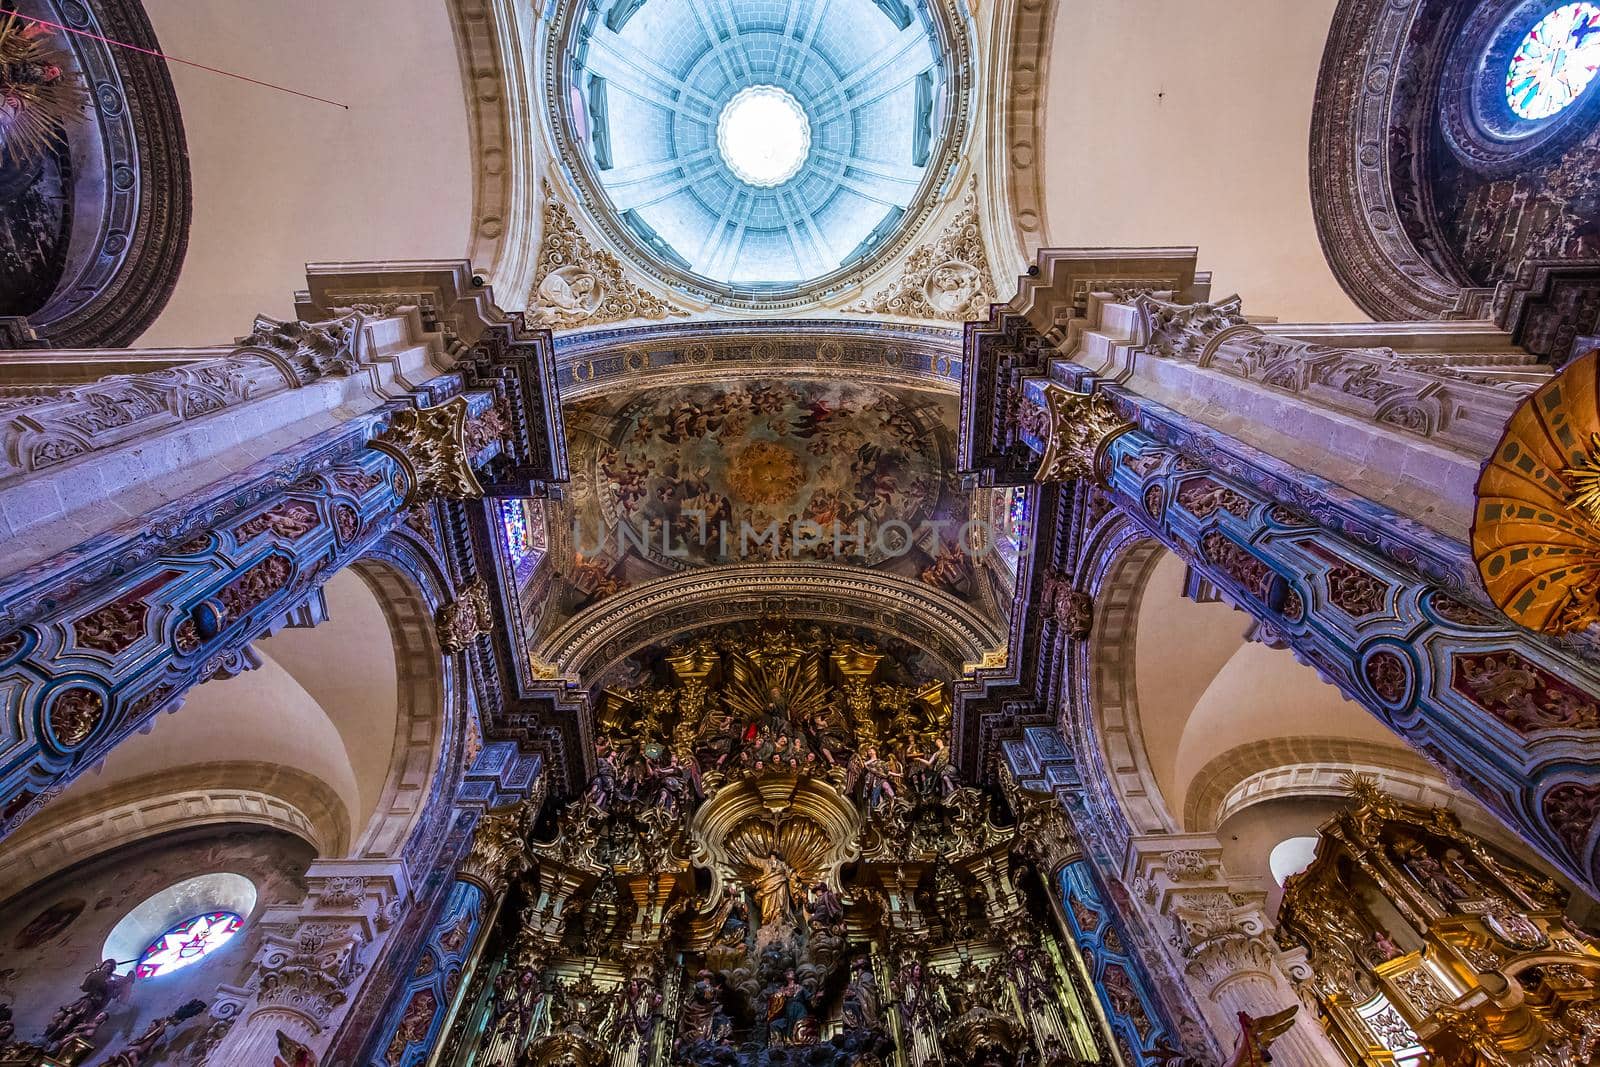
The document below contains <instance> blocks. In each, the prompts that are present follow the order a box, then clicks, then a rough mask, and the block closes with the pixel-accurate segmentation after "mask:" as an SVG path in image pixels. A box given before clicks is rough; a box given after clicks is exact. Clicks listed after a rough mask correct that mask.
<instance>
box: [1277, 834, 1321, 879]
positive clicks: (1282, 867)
mask: <svg viewBox="0 0 1600 1067" xmlns="http://www.w3.org/2000/svg"><path fill="white" fill-rule="evenodd" d="M1316 858H1317V839H1316V838H1315V837H1291V838H1287V839H1286V840H1283V841H1279V842H1278V843H1277V845H1275V846H1274V847H1273V849H1272V854H1271V855H1270V856H1268V857H1267V867H1268V868H1269V869H1270V870H1271V871H1272V880H1273V881H1274V882H1277V883H1278V884H1279V885H1282V884H1283V883H1285V882H1287V881H1288V880H1289V877H1290V876H1291V875H1295V874H1299V873H1300V872H1301V871H1303V870H1305V869H1306V868H1307V867H1309V866H1311V861H1312V860H1314V859H1316Z"/></svg>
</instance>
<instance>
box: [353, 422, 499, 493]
mask: <svg viewBox="0 0 1600 1067" xmlns="http://www.w3.org/2000/svg"><path fill="white" fill-rule="evenodd" d="M466 425H467V398H466V397H464V396H458V397H455V398H453V399H451V400H446V401H445V402H444V403H443V404H436V405H435V406H433V407H431V408H406V409H404V410H401V411H397V412H395V415H394V418H393V420H391V421H390V423H389V428H388V429H387V430H385V431H383V432H382V433H381V434H379V435H378V436H377V437H376V438H374V439H373V441H372V447H373V448H375V449H377V450H378V451H379V452H382V453H383V454H384V455H386V456H389V457H391V458H392V459H393V460H394V461H395V462H396V463H398V464H400V469H401V470H402V471H404V472H405V475H406V479H407V485H408V488H407V490H406V498H405V504H406V505H407V506H409V505H411V504H416V503H419V502H423V503H425V502H429V501H433V500H438V499H440V498H441V497H442V498H448V499H451V500H476V499H478V498H479V497H481V496H483V487H482V486H481V485H479V484H478V478H477V475H475V474H474V473H473V471H472V455H471V453H470V452H468V450H467V438H466Z"/></svg>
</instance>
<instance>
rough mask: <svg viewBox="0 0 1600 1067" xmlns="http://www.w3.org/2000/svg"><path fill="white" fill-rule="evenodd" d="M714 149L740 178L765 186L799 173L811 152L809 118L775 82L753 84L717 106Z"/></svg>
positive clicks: (768, 187)
mask: <svg viewBox="0 0 1600 1067" xmlns="http://www.w3.org/2000/svg"><path fill="white" fill-rule="evenodd" d="M717 150H718V151H719V152H721V153H722V158H723V161H724V162H726V163H727V164H728V169H729V170H731V171H733V173H734V174H735V175H736V176H737V177H738V179H739V180H740V181H742V182H744V183H745V184H746V185H753V186H755V187H757V188H758V189H770V188H772V187H773V186H774V185H782V184H783V183H784V182H786V181H788V180H789V179H790V178H793V177H794V176H795V175H796V174H799V173H800V168H801V166H802V165H804V163H805V161H806V155H807V154H808V153H809V152H810V151H811V120H810V119H808V118H806V112H805V109H804V108H802V107H801V106H800V102H799V101H798V100H796V99H795V98H794V97H792V96H790V95H789V94H788V93H786V92H784V91H783V90H782V89H779V88H778V87H777V86H775V85H752V86H750V87H749V88H746V89H741V90H739V92H737V93H735V94H734V96H733V99H731V100H729V101H728V105H727V106H726V107H724V108H723V109H722V114H721V116H720V117H719V118H718V119H717Z"/></svg>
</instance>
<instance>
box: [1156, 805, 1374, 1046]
mask: <svg viewBox="0 0 1600 1067" xmlns="http://www.w3.org/2000/svg"><path fill="white" fill-rule="evenodd" d="M1128 851H1129V855H1128V857H1127V873H1128V879H1129V882H1130V884H1131V885H1132V886H1133V887H1134V897H1135V899H1136V900H1137V901H1138V903H1139V906H1140V907H1142V908H1145V909H1146V910H1148V911H1149V912H1150V914H1151V915H1152V916H1154V917H1156V919H1157V921H1158V923H1159V924H1161V925H1165V926H1166V927H1167V928H1168V929H1170V930H1171V936H1170V937H1169V938H1168V939H1167V946H1168V948H1169V949H1170V951H1171V952H1172V954H1173V962H1174V964H1175V965H1176V967H1177V969H1178V970H1179V971H1180V972H1181V973H1182V974H1183V975H1184V978H1185V979H1186V981H1187V982H1188V985H1189V988H1190V989H1191V990H1192V991H1193V993H1194V997H1195V1001H1196V1003H1198V1004H1199V1005H1201V1007H1202V1010H1204V1011H1205V1012H1206V1014H1207V1022H1208V1023H1209V1025H1210V1026H1211V1028H1212V1030H1213V1032H1214V1033H1216V1034H1218V1035H1219V1036H1222V1037H1224V1039H1225V1042H1226V1041H1227V1040H1231V1039H1233V1038H1234V1037H1235V1036H1236V1035H1237V1033H1238V1030H1239V1023H1238V1015H1239V1013H1240V1012H1243V1013H1245V1014H1247V1015H1249V1016H1251V1017H1252V1018H1262V1017H1265V1016H1269V1015H1272V1014H1274V1013H1276V1012H1279V1011H1282V1010H1283V1009H1284V1008H1287V1007H1289V1006H1291V1005H1298V1004H1300V998H1299V995H1298V994H1297V993H1296V991H1295V988H1294V985H1293V983H1292V981H1291V975H1292V974H1293V973H1294V971H1295V967H1296V964H1297V963H1298V962H1299V961H1300V959H1301V957H1303V955H1304V954H1303V953H1298V954H1292V953H1284V952H1282V951H1281V950H1280V949H1279V948H1278V947H1277V944H1276V943H1275V942H1274V940H1273V939H1272V936H1271V932H1272V921H1271V919H1270V918H1269V917H1268V916H1267V913H1266V909H1265V904H1266V893H1265V892H1264V891H1263V890H1262V889H1261V888H1260V886H1259V885H1257V884H1255V881H1254V879H1234V878H1231V877H1230V876H1229V875H1228V872H1227V871H1226V869H1225V868H1224V867H1223V864H1222V845H1221V843H1220V842H1219V841H1217V839H1216V838H1214V837H1210V836H1207V835H1182V836H1175V835H1168V834H1163V835H1160V836H1149V837H1138V838H1133V839H1132V840H1130V841H1129V845H1128ZM1280 1054H1287V1055H1286V1058H1285V1059H1283V1060H1282V1061H1280V1062H1285V1063H1289V1064H1294V1065H1296V1067H1299V1065H1307V1067H1309V1065H1312V1064H1326V1065H1328V1067H1340V1065H1342V1064H1343V1063H1344V1059H1343V1057H1342V1056H1340V1054H1339V1051H1338V1049H1337V1048H1336V1047H1335V1046H1334V1045H1333V1043H1332V1042H1331V1041H1329V1040H1328V1036H1327V1034H1326V1033H1324V1032H1323V1030H1322V1027H1321V1026H1320V1025H1319V1024H1318V1023H1317V1021H1316V1018H1315V1015H1314V1013H1313V1012H1312V1011H1310V1010H1309V1009H1306V1008H1302V1009H1301V1011H1300V1012H1299V1013H1297V1015H1296V1017H1295V1021H1294V1025H1293V1026H1292V1027H1291V1028H1290V1029H1289V1031H1288V1032H1287V1033H1285V1034H1284V1035H1282V1036H1281V1037H1279V1038H1278V1043H1277V1044H1276V1045H1274V1046H1273V1055H1274V1057H1278V1056H1279V1055H1280Z"/></svg>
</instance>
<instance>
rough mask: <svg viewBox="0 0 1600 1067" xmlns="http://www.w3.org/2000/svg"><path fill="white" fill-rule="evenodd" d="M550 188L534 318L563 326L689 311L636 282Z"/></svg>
mask: <svg viewBox="0 0 1600 1067" xmlns="http://www.w3.org/2000/svg"><path fill="white" fill-rule="evenodd" d="M544 192H545V201H544V238H543V241H542V243H541V245H540V248H539V265H538V269H537V270H536V272H535V274H534V283H533V292H532V293H531V294H529V298H528V312H527V316H528V319H529V321H531V322H533V323H536V324H537V325H540V326H546V327H549V328H550V329H553V330H563V329H572V328H574V327H577V326H603V325H605V324H607V323H612V322H627V321H629V320H632V319H665V318H673V317H677V316H682V315H687V314H688V312H687V311H685V310H683V309H682V308H679V307H676V306H675V305H673V304H671V303H669V302H668V301H666V300H663V299H661V298H660V297H659V296H656V295H655V294H654V293H652V292H649V291H648V290H646V289H643V288H641V287H639V286H637V285H635V284H633V283H632V282H630V281H629V280H628V279H627V276H626V275H625V274H624V273H623V269H622V263H621V262H620V261H619V260H618V259H617V257H616V256H614V255H612V254H611V253H610V252H607V251H604V250H601V249H597V248H595V247H594V245H592V244H590V243H589V240H588V238H586V237H584V236H583V234H582V232H581V231H580V230H579V229H578V224H577V222H576V221H575V220H574V219H573V217H572V214H571V212H569V211H568V210H567V207H566V205H565V204H563V203H561V201H560V200H557V199H556V198H555V195H554V194H553V193H552V192H551V190H550V187H549V186H548V185H546V186H545V191H544Z"/></svg>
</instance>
